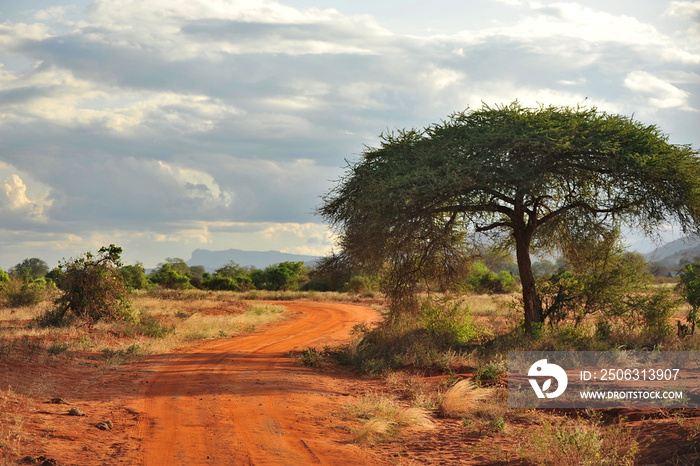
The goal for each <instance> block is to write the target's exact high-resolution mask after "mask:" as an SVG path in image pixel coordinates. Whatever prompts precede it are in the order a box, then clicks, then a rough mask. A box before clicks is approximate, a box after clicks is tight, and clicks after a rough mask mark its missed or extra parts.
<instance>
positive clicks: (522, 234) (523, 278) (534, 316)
mask: <svg viewBox="0 0 700 466" xmlns="http://www.w3.org/2000/svg"><path fill="white" fill-rule="evenodd" d="M514 236H515V255H516V258H517V261H518V272H519V273H520V283H521V284H522V286H523V305H524V307H525V332H526V333H528V334H532V330H533V325H532V324H539V323H542V322H543V321H544V318H543V316H542V303H541V302H540V298H539V296H537V288H536V287H535V276H534V275H533V273H532V261H531V260H530V242H531V240H532V234H529V233H528V232H527V231H515V232H514Z"/></svg>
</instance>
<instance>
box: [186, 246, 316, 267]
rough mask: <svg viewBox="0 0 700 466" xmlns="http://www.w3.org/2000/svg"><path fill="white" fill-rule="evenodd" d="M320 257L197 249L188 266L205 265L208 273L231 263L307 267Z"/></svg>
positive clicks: (267, 252) (273, 252)
mask: <svg viewBox="0 0 700 466" xmlns="http://www.w3.org/2000/svg"><path fill="white" fill-rule="evenodd" d="M319 259H320V256H308V255H303V254H288V253H285V252H279V251H244V250H241V249H227V250H225V251H210V250H207V249H195V250H194V251H192V257H191V258H190V259H189V260H188V261H187V265H189V266H193V265H203V266H204V267H205V268H206V269H207V271H210V272H211V271H214V270H216V269H218V268H219V267H221V266H223V265H225V264H226V263H228V262H230V261H234V262H235V263H237V264H238V265H243V266H253V267H256V268H258V269H264V268H265V267H267V266H268V265H273V264H279V263H280V262H287V261H288V262H304V264H306V266H307V267H308V266H310V265H313V264H314V263H315V262H316V261H318V260H319Z"/></svg>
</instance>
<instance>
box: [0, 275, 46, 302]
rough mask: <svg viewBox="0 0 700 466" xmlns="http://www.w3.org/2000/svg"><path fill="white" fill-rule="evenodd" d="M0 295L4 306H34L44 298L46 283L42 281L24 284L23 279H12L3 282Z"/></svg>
mask: <svg viewBox="0 0 700 466" xmlns="http://www.w3.org/2000/svg"><path fill="white" fill-rule="evenodd" d="M0 294H1V295H2V298H3V301H4V304H5V306H7V307H22V306H36V305H37V304H39V303H40V302H42V301H43V300H44V299H45V297H46V281H45V280H43V279H39V280H35V281H33V282H29V283H26V282H25V281H24V280H23V279H20V278H13V279H12V280H10V281H7V282H3V284H2V291H0Z"/></svg>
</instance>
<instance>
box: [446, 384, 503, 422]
mask: <svg viewBox="0 0 700 466" xmlns="http://www.w3.org/2000/svg"><path fill="white" fill-rule="evenodd" d="M492 397H493V390H491V389H488V388H480V387H477V386H476V385H474V383H473V382H472V381H471V380H460V381H459V382H457V383H456V384H454V385H453V386H452V387H450V389H449V390H447V392H446V393H445V395H444V396H443V398H442V413H443V414H444V415H445V416H447V417H464V416H466V415H469V414H474V413H475V412H476V411H477V410H478V409H479V407H480V402H482V401H483V400H486V399H488V398H492Z"/></svg>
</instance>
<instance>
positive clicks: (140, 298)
mask: <svg viewBox="0 0 700 466" xmlns="http://www.w3.org/2000/svg"><path fill="white" fill-rule="evenodd" d="M178 296H179V299H159V298H157V297H153V296H149V295H148V294H146V293H137V294H136V295H135V297H134V300H133V305H132V308H133V309H134V315H135V317H136V320H137V321H140V323H137V324H134V323H129V322H104V321H100V322H98V323H96V324H94V325H91V326H70V327H58V328H57V327H39V326H37V325H36V324H34V319H35V318H37V317H38V316H40V315H41V314H42V313H43V312H46V310H48V309H49V308H50V303H47V302H45V303H41V304H39V305H37V306H32V307H23V308H16V309H12V310H10V309H0V356H3V357H5V358H11V357H19V358H27V357H32V358H34V359H36V358H42V357H62V358H66V357H67V358H70V357H72V356H74V355H75V353H76V352H80V351H88V352H102V353H103V354H104V355H105V361H106V362H107V363H108V364H109V365H113V364H119V363H123V362H125V361H126V360H128V358H129V357H131V356H138V355H143V354H152V353H162V352H167V351H169V350H171V349H172V348H175V347H178V346H183V345H185V344H188V343H189V342H192V341H197V340H203V339H210V338H223V337H229V336H233V335H238V334H241V333H245V332H250V331H252V330H255V329H256V328H258V327H260V326H261V325H265V324H268V323H271V322H275V321H277V320H280V319H281V318H282V317H283V311H284V308H282V307H280V306H274V305H269V304H263V303H258V302H252V301H242V300H241V299H239V297H238V296H237V295H236V294H234V293H230V292H229V293H223V292H222V293H185V294H180V295H178Z"/></svg>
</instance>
